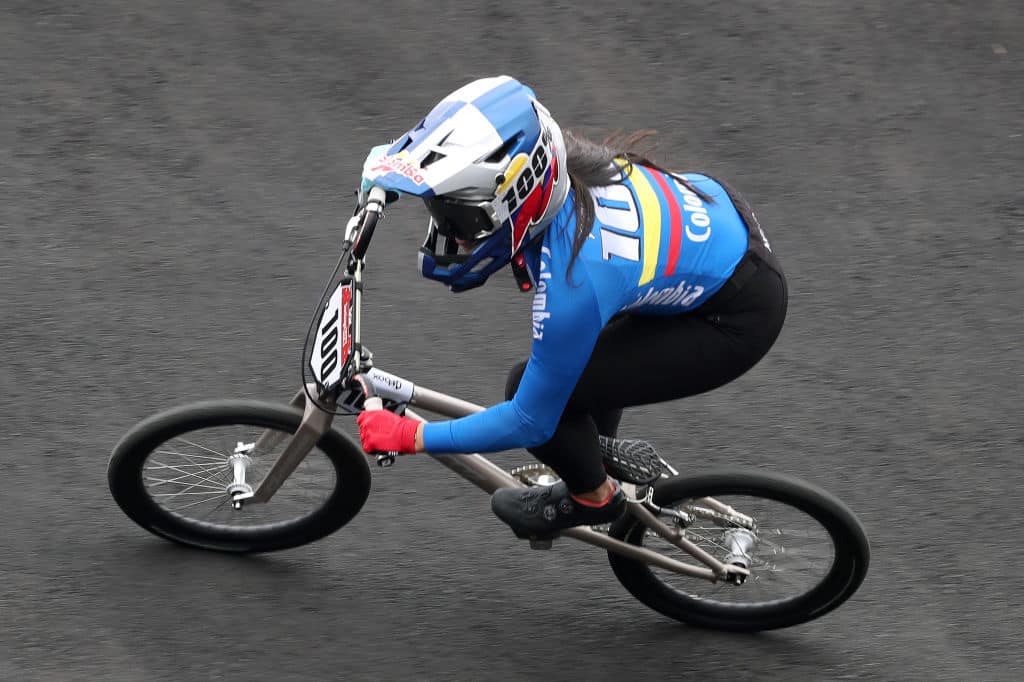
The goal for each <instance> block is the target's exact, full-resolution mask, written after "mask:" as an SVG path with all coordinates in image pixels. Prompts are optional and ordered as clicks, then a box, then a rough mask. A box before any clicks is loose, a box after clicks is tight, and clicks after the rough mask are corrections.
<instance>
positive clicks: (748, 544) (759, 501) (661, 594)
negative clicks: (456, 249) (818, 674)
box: [609, 472, 869, 631]
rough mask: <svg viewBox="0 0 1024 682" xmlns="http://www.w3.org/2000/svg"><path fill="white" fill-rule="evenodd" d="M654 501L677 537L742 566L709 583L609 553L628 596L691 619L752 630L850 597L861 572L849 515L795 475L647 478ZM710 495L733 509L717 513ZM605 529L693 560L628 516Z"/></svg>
mask: <svg viewBox="0 0 1024 682" xmlns="http://www.w3.org/2000/svg"><path fill="white" fill-rule="evenodd" d="M706 498H713V500H707V499H706ZM653 501H654V503H655V504H657V505H658V506H659V507H662V508H671V509H674V510H676V511H678V512H679V516H678V517H677V518H676V519H675V523H676V524H677V526H678V527H679V528H680V529H681V530H682V531H683V533H684V535H685V537H686V538H688V539H689V540H691V541H692V542H694V543H696V544H697V545H699V546H700V547H701V548H702V549H704V550H706V551H707V552H708V553H710V554H711V555H712V556H714V557H715V558H717V559H719V560H720V561H723V562H726V563H739V564H740V565H746V566H747V567H748V568H749V570H750V576H749V577H748V578H747V579H746V580H745V581H744V582H743V583H742V584H740V585H733V584H727V583H724V582H716V583H711V582H708V581H706V580H702V579H700V578H693V577H688V576H683V575H679V574H676V573H672V572H670V571H666V570H663V569H659V568H653V567H651V566H650V565H649V564H645V563H643V562H640V561H636V560H634V559H628V558H626V557H623V556H621V555H618V554H614V553H609V560H610V562H611V565H612V569H613V570H614V571H615V575H616V577H617V578H618V579H619V581H620V582H621V583H622V584H623V585H624V586H625V587H626V589H627V590H629V592H630V593H631V594H633V596H635V597H636V598H637V599H639V600H640V601H642V602H643V603H644V604H646V605H647V606H649V607H651V608H652V609H654V610H656V611H658V612H660V613H663V614H665V615H666V616H669V617H670V618H674V619H676V620H679V621H683V622H685V623H689V624H691V625H696V626H700V627H707V628H713V629H717V630H730V631H757V630H770V629H774V628H783V627H789V626H791V625H797V624H799V623H804V622H807V621H809V620H813V619H815V618H818V617H820V616H822V615H824V614H825V613H828V612H829V611H831V610H832V609H834V608H836V607H837V606H839V605H840V604H842V603H843V602H844V601H846V600H847V599H849V598H850V596H851V595H852V594H853V593H854V592H855V591H856V590H857V588H858V587H859V586H860V584H861V582H862V581H863V580H864V576H865V574H866V572H867V567H868V560H869V548H868V541H867V538H866V537H865V534H864V530H863V528H862V527H861V524H860V522H859V521H858V520H857V518H856V517H855V516H854V515H853V513H852V512H851V511H850V510H849V509H847V508H846V507H845V506H844V505H843V504H842V502H840V501H839V500H837V499H835V498H834V497H832V496H831V495H829V494H828V493H826V492H825V491H823V490H820V489H818V488H816V487H814V486H812V485H810V484H809V483H805V482H803V481H800V480H798V479H795V478H790V477H787V476H781V475H777V474H766V473H762V472H720V473H711V474H707V475H702V476H694V477H687V478H683V477H676V478H672V479H667V480H664V481H662V482H660V483H658V484H657V485H656V486H655V490H654V498H653ZM715 501H717V502H719V503H724V504H726V505H728V506H729V507H731V508H732V509H733V510H735V511H736V512H739V514H738V515H730V514H727V513H723V512H722V511H720V510H719V509H716V508H715V505H714V502H715ZM662 519H663V520H664V521H666V523H671V521H670V520H669V517H665V516H663V517H662ZM610 535H611V536H612V537H615V538H617V539H620V540H624V541H626V542H630V543H632V544H634V545H643V546H645V547H647V548H648V549H652V550H654V551H658V552H661V553H664V554H668V555H670V556H672V558H674V559H677V560H683V561H686V562H687V563H697V562H696V560H695V559H693V558H691V557H690V556H689V555H688V554H685V553H684V552H683V551H682V550H681V549H679V548H678V547H676V546H675V545H673V544H671V543H669V542H668V541H666V540H665V539H663V538H661V537H660V536H658V535H657V534H655V533H654V532H653V531H650V530H649V529H648V528H647V527H646V526H645V525H644V524H643V523H641V522H640V521H639V520H637V519H636V518H634V517H633V516H631V515H627V516H625V517H623V518H621V519H619V520H618V521H617V522H616V523H614V524H613V525H612V528H611V530H610Z"/></svg>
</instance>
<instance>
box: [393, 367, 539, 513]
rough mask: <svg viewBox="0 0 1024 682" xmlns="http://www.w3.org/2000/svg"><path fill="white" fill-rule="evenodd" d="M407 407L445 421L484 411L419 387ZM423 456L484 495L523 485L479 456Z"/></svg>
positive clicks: (415, 415) (477, 406)
mask: <svg viewBox="0 0 1024 682" xmlns="http://www.w3.org/2000/svg"><path fill="white" fill-rule="evenodd" d="M410 404H412V405H416V406H418V407H422V408H423V409H425V410H429V411H431V412H435V413H437V414H441V415H445V416H447V417H465V416H466V415H470V414H476V413H477V412H483V411H484V409H485V408H483V407H481V406H480V405H474V404H473V403H470V402H466V401H465V400H460V399H458V398H453V397H452V396H450V395H445V394H444V393H439V392H437V391H431V390H430V389H428V388H422V387H420V386H417V387H416V388H415V390H414V391H413V395H412V400H411V403H410ZM406 414H407V415H408V416H410V417H412V418H413V419H420V420H423V421H426V420H425V419H423V417H421V416H419V415H418V414H416V413H415V412H412V411H411V410H406ZM426 454H427V455H429V456H430V457H433V458H434V459H435V460H436V461H438V462H440V463H441V464H443V465H444V466H446V467H448V468H449V469H451V470H452V471H454V472H455V473H457V474H458V475H459V476H462V477H463V478H465V479H466V480H468V481H470V482H471V483H473V485H475V486H477V487H479V488H481V489H483V490H484V491H486V492H488V493H493V492H494V491H495V490H497V489H498V488H513V487H522V485H523V484H522V483H520V482H519V481H517V480H516V479H514V478H512V477H511V476H510V475H509V474H508V473H507V472H506V471H505V470H504V469H502V468H501V467H499V466H498V465H496V464H494V463H493V462H491V461H490V460H489V459H487V458H486V457H484V456H482V455H432V454H430V453H429V452H428V453H426Z"/></svg>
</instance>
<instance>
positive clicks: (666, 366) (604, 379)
mask: <svg viewBox="0 0 1024 682" xmlns="http://www.w3.org/2000/svg"><path fill="white" fill-rule="evenodd" d="M744 261H748V262H747V263H746V264H745V266H744V267H745V273H744V274H745V275H746V277H744V278H743V280H744V281H743V282H742V284H740V285H739V288H738V289H737V285H736V282H733V283H732V284H727V285H726V286H724V287H723V288H722V289H721V290H720V291H718V292H716V293H715V294H714V295H713V296H712V297H711V298H710V299H709V300H708V301H707V302H706V303H704V304H703V305H701V306H700V308H698V309H696V310H693V311H690V312H688V313H685V314H683V315H677V316H672V317H663V316H642V315H631V314H624V315H622V316H620V317H617V318H613V319H612V320H611V321H610V322H609V323H608V324H607V325H606V326H605V328H604V329H603V330H602V331H601V335H600V336H599V337H598V339H597V345H596V346H595V347H594V352H593V354H592V355H591V357H590V361H589V362H588V363H587V366H586V368H585V369H584V370H583V374H582V376H581V377H580V379H579V382H578V383H577V384H576V388H575V390H574V391H573V393H572V396H571V397H570V398H569V403H568V404H567V405H566V407H565V411H564V412H563V413H562V418H561V421H559V424H558V429H557V430H556V431H555V435H554V436H553V437H552V438H551V440H549V441H548V442H547V443H545V444H544V445H541V446H538V447H535V448H532V449H530V452H531V453H532V454H533V455H534V456H535V457H536V458H537V459H539V460H540V461H541V462H544V463H545V464H547V465H548V466H550V467H551V468H553V469H554V470H555V471H557V472H558V474H559V475H560V476H561V477H562V478H563V480H565V482H566V485H568V486H569V489H570V490H571V491H572V492H574V493H583V492H587V491H590V490H593V489H595V488H597V487H598V486H600V485H601V484H602V483H603V482H604V480H605V478H606V474H605V471H604V465H603V464H602V458H601V453H600V450H599V449H598V439H597V436H598V434H600V435H604V436H614V435H615V433H616V429H617V428H618V425H619V420H620V419H621V417H622V408H625V407H632V406H634V405H646V404H649V403H658V402H664V401H666V400H675V399H677V398H684V397H686V396H690V395H696V394H698V393H703V392H705V391H710V390H711V389H713V388H717V387H719V386H721V385H723V384H726V383H728V382H730V381H732V380H733V379H735V378H736V377H738V376H740V375H741V374H743V373H744V372H746V371H747V370H748V369H750V368H751V367H753V366H754V365H755V364H757V362H758V360H760V359H761V358H762V357H764V355H765V353H767V352H768V349H769V348H771V346H772V344H773V343H775V339H776V338H777V337H778V335H779V332H780V331H781V330H782V323H783V321H784V320H785V317H786V304H787V290H786V280H785V277H784V276H783V274H782V270H781V268H780V267H779V265H778V263H777V262H776V261H775V258H774V257H773V256H771V254H766V255H765V256H764V257H762V256H760V255H757V254H755V253H753V252H748V253H747V255H746V256H745V257H744ZM743 264H744V262H741V265H743ZM754 268H756V269H754ZM740 270H741V269H740V268H739V267H738V268H737V270H736V272H737V273H740ZM751 273H752V274H751ZM734 278H736V275H734ZM525 368H526V363H525V362H521V363H519V364H518V365H516V366H515V367H513V369H512V371H511V372H510V373H509V377H508V382H507V384H506V387H505V395H506V398H507V399H511V398H512V396H513V395H514V394H515V391H516V388H517V387H518V386H519V382H520V381H521V380H522V377H523V371H524V370H525Z"/></svg>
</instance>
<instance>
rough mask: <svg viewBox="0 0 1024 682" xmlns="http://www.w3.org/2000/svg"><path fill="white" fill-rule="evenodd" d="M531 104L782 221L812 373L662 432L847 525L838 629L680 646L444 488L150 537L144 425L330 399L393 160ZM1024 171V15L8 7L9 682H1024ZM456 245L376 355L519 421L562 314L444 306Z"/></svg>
mask: <svg viewBox="0 0 1024 682" xmlns="http://www.w3.org/2000/svg"><path fill="white" fill-rule="evenodd" d="M497 73H510V74H514V75H517V76H518V77H520V78H522V79H523V80H526V81H528V82H530V83H532V84H533V85H534V86H535V88H536V90H537V92H538V93H539V95H540V96H541V98H542V100H543V101H544V102H546V104H547V105H548V107H549V108H550V109H551V110H552V112H553V113H554V114H555V115H556V117H557V118H558V119H559V120H560V121H561V122H562V123H563V125H566V126H569V127H575V128H577V129H580V130H582V131H583V132H588V133H591V134H601V133H604V132H607V131H609V130H612V129H615V128H624V129H627V130H629V129H635V128H641V127H654V128H657V129H658V130H659V131H660V133H661V135H660V145H661V146H660V149H659V155H660V158H662V159H664V160H666V161H667V162H669V163H671V164H674V165H676V166H679V167H684V168H687V169H694V170H696V169H705V170H711V171H715V172H717V173H720V174H721V175H723V176H725V177H728V178H731V179H732V180H734V182H735V184H737V185H738V186H739V187H741V188H742V189H743V190H744V191H745V193H746V194H747V195H748V196H749V198H750V199H751V201H752V202H753V204H754V205H755V207H756V209H757V211H758V213H759V215H760V217H761V219H762V222H763V223H764V225H765V226H766V229H767V230H768V231H769V235H770V237H771V239H772V242H773V245H775V246H776V249H777V252H778V253H779V254H780V255H781V258H782V260H783V263H784V265H785V267H786V270H787V273H788V275H789V280H790V287H791V292H792V300H791V308H790V317H789V320H788V322H787V326H786V329H785V330H784V332H783V335H782V337H781V339H780V341H779V343H778V345H777V346H776V348H775V349H774V350H773V352H772V353H771V354H770V355H769V356H768V358H767V359H766V360H765V361H764V362H763V363H762V364H761V365H760V366H758V367H757V368H755V369H754V370H753V371H751V372H750V373H749V374H748V375H747V376H745V377H743V378H742V379H741V380H739V381H737V382H735V383H734V384H733V385H730V386H728V387H725V388H723V389H722V390H719V391H717V392H714V393H712V394H709V395H706V396H702V397H700V398H696V399H692V400H689V401H686V402H685V403H677V404H671V405H661V406H656V407H652V408H650V409H643V410H636V411H635V413H633V414H629V415H628V416H627V419H626V423H625V431H626V432H629V433H634V434H638V435H642V436H644V437H647V438H649V439H650V440H652V441H654V442H655V443H656V444H657V446H658V447H659V448H660V449H661V450H662V451H663V452H664V453H666V454H668V456H669V457H670V459H672V460H673V461H674V462H675V463H676V464H677V465H679V466H681V467H682V468H683V469H686V470H695V471H696V470H701V469H705V468H708V467H709V466H711V465H712V464H718V465H756V466H763V467H765V468H768V469H772V470H777V471H783V472H788V473H793V474H798V475H801V476H803V477H805V478H807V479H810V480H812V481H815V482H817V483H819V484H822V485H824V486H825V487H827V488H828V489H830V490H831V491H833V492H834V493H836V494H837V495H838V496H840V497H841V498H842V499H844V500H845V501H846V502H847V503H848V504H849V505H850V506H851V507H852V508H853V509H855V510H856V511H857V513H858V514H859V515H860V517H861V518H862V520H863V521H864V523H865V524H866V526H867V528H868V530H869V534H870V536H871V539H872V542H873V551H874V557H873V565H872V568H871V572H870V574H869V576H868V579H867V581H866V582H865V584H864V586H863V588H862V589H861V591H860V592H859V593H858V594H857V595H856V596H855V597H854V598H853V599H852V600H851V601H850V602H848V603H847V604H846V605H845V606H844V607H843V608H841V609H840V610H839V611H837V612H835V613H833V614H831V615H829V616H828V617H826V618H824V619H823V620H821V621H819V622H816V623H813V624H809V625H806V626H802V627H798V628H794V629H791V630H787V631H782V632H776V633H771V634H766V635H760V636H749V637H737V636H730V635H724V634H718V633H712V632H704V631H698V630H694V629H690V628H687V627H683V626H680V625H677V624H675V623H673V622H670V621H667V620H665V619H663V618H662V617H660V616H658V615H657V614H655V613H654V612H651V611H649V610H648V609H647V608H646V607H644V606H642V605H640V604H639V603H638V602H635V601H634V600H633V599H632V598H631V597H630V596H629V595H628V594H627V593H626V592H625V591H624V590H623V589H622V588H621V587H620V586H619V585H618V583H616V582H615V581H614V579H613V576H612V574H611V572H610V570H609V569H608V567H607V564H606V562H605V558H604V556H603V555H602V554H600V553H598V552H597V551H595V550H593V549H591V548H589V547H585V546H575V545H569V544H564V545H563V546H561V547H556V549H554V550H553V551H551V552H548V553H543V552H530V551H529V550H528V549H526V548H525V547H524V546H522V545H521V544H519V543H517V542H515V541H514V539H513V538H512V536H511V534H510V533H508V532H507V530H506V529H504V528H503V527H502V526H501V525H500V523H499V522H498V521H497V520H496V519H494V518H493V517H492V516H491V514H490V512H489V509H488V504H487V502H488V501H487V498H486V496H484V495H482V494H480V493H479V492H478V491H476V490H475V489H473V488H471V487H470V486H469V485H468V484H466V483H463V482H461V481H459V480H456V479H453V477H452V476H451V475H450V474H449V473H448V472H447V470H445V469H443V468H442V467H439V466H437V465H436V464H435V463H433V462H431V461H429V460H428V459H426V458H422V459H416V460H406V461H402V462H401V463H400V466H397V467H396V468H395V469H393V470H392V471H389V472H385V473H383V474H379V473H375V477H374V491H373V493H372V494H371V497H370V500H369V501H368V503H367V505H366V507H365V508H364V510H363V512H362V513H361V514H360V515H359V516H358V517H357V518H356V520H355V521H354V522H353V523H351V524H350V525H349V526H347V527H346V528H344V529H342V530H341V531H340V532H338V533H337V534H335V535H333V536H331V537H330V538H328V539H326V540H324V541H322V542H320V543H317V544H315V545H312V546H308V547H304V548H300V549H297V550H292V551H288V552H285V553H281V554H276V555H272V556H265V557H255V558H242V559H239V558H231V557H223V556H217V555H211V554H206V553H199V552H192V551H187V550H182V549H179V548H175V547H172V546H170V545H168V544H166V543H164V542H161V541H159V540H157V539H155V538H151V537H149V536H148V535H146V534H145V533H144V532H143V531H141V530H140V529H138V528H136V527H135V526H134V525H133V524H132V523H131V522H130V521H128V520H127V519H126V518H125V517H124V516H122V515H121V513H120V511H119V510H118V509H117V508H116V507H115V505H114V504H113V502H112V500H111V499H110V497H109V494H108V492H107V489H106V482H105V468H106V461H107V456H108V454H109V452H110V449H111V447H112V446H113V444H114V443H115V442H116V441H117V439H118V438H119V436H120V435H121V434H122V433H123V432H124V431H125V430H126V429H128V428H129V427H130V426H131V425H132V424H133V423H135V422H136V421H137V420H139V419H140V418H142V417H144V416H146V415H148V414H150V413H152V412H153V411H155V410H157V409H161V408H165V407H167V406H170V405H172V404H178V403H182V402H186V401H189V400H194V399H199V398H205V397H216V396H244V397H258V398H266V399H282V400H283V399H286V398H287V397H288V396H290V395H291V393H292V391H293V390H294V388H295V386H296V385H297V364H298V363H297V353H298V350H299V345H300V341H301V337H302V335H303V334H304V331H305V324H306V323H307V320H308V315H309V313H310V310H311V307H312V306H313V305H314V304H315V303H316V297H317V295H318V294H319V292H320V287H321V284H322V280H323V279H324V278H325V277H326V276H327V274H328V273H329V269H330V267H331V266H332V265H333V262H334V258H335V255H336V254H335V248H336V244H337V242H338V239H339V229H340V226H341V225H342V224H343V221H344V218H345V217H346V216H347V215H349V213H350V211H351V202H350V196H349V188H352V187H353V186H354V185H355V183H356V182H357V179H358V169H359V166H360V162H361V159H362V157H363V155H364V154H365V151H366V149H368V148H369V146H370V145H372V144H374V143H378V142H380V141H382V140H384V139H386V138H389V137H390V136H393V135H397V134H399V133H401V132H402V131H404V130H405V129H406V128H407V127H408V126H409V125H411V124H412V123H414V122H415V121H416V120H417V119H418V117H419V116H420V115H422V114H423V113H424V112H425V111H426V110H427V108H429V106H430V105H431V104H433V102H434V101H436V100H437V99H439V98H440V97H441V96H442V95H443V94H445V93H446V92H448V91H450V90H451V89H454V88H455V87H457V86H458V85H460V84H462V83H463V82H464V81H467V80H469V79H471V78H476V77H480V76H484V75H493V74H497ZM1022 162H1024V9H1022V8H1021V6H1020V4H1019V3H1017V2H1011V1H1009V0H1007V1H1005V2H995V1H975V2H970V3H967V2H923V1H908V2H899V3H895V2H883V1H881V0H878V1H875V2H866V3H857V6H856V7H853V6H851V4H850V3H846V2H839V1H835V2H802V1H798V0H789V1H786V2H759V1H757V0H739V1H737V2H729V3H691V2H673V3H669V2H649V1H644V0H636V1H634V2H631V3H626V4H622V3H617V2H606V1H604V0H595V1H592V2H588V3H580V4H579V5H575V4H569V3H563V2H534V1H529V2H520V3H515V4H508V5H505V6H501V5H493V6H492V5H481V4H478V3H458V2H450V1H440V2H433V3H419V2H415V1H414V0H404V1H402V2H395V3H391V2H381V3H355V2H351V3H348V2H326V1H312V0H310V1H303V2H284V3H282V2H265V1H263V0H254V1H243V0H234V1H226V0H216V1H211V2H194V1H191V0H188V1H185V0H182V1H180V2H157V1H154V0H136V1H133V2H127V1H116V0H103V1H96V2H85V1H79V2H74V1H72V2H46V1H40V0H34V1H32V2H27V1H23V2H16V1H12V0H4V1H3V2H0V353H2V355H0V358H2V360H0V382H2V392H0V394H2V398H0V417H2V422H0V452H2V457H0V463H2V466H0V679H3V680H78V679H81V680H98V679H104V680H106V679H109V680H184V679H239V680H241V679H258V680H300V679H430V680H446V679H460V680H463V679H465V680H471V679H503V680H504V679H509V680H511V679H536V678H538V677H540V678H541V679H584V678H587V677H589V678H591V679H618V678H631V677H637V676H639V677H642V678H644V679H670V678H683V677H688V676H693V677H696V676H697V675H701V676H703V677H706V678H711V679H728V680H736V679H753V678H759V679H766V678H767V679H839V678H843V679H847V678H854V679H887V680H897V679H899V680H910V679H912V680H923V679H941V680H1001V679H1002V680H1010V679H1019V675H1020V671H1021V665H1022V656H1021V653H1020V645H1019V641H1020V631H1021V629H1022V624H1024V598H1022V596H1021V594H1022V593H1021V590H1020V578H1021V577H1022V570H1021V561H1022V559H1024V553H1022V551H1021V540H1020V527H1021V521H1022V519H1024V514H1022V513H1021V511H1020V499H1021V498H1020V493H1019V490H1020V488H1021V484H1022V482H1024V481H1022V478H1024V477H1022V476H1021V466H1020V460H1019V458H1020V456H1021V444H1022V428H1021V425H1020V422H1021V407H1020V405H1021V400H1022V398H1024V395H1022V390H1021V386H1022V381H1021V375H1020V366H1021V362H1022V360H1024V353H1022V351H1021V348H1020V338H1021V334H1022V332H1024V314H1022V310H1021V303H1020V294H1021V291H1022V285H1024V267H1022V265H1021V259H1022V257H1024V228H1022V224H1024V207H1022V205H1024V204H1022V196H1021V187H1022V185H1024V171H1022V169H1021V164H1022ZM421 213H422V211H421V209H419V208H418V207H416V206H414V205H412V204H411V203H407V205H404V206H403V205H400V206H399V207H397V208H396V209H395V210H393V211H392V212H391V214H390V219H389V221H388V222H387V223H386V224H385V225H386V229H385V230H383V231H382V232H381V233H379V236H378V238H377V240H376V241H375V243H374V249H373V257H372V263H371V268H372V270H371V275H372V280H371V284H370V286H369V292H368V303H367V306H368V307H367V310H368V312H369V315H370V319H369V320H368V322H367V330H366V334H367V339H368V340H371V341H370V345H371V347H372V348H373V349H374V351H375V353H376V355H377V358H378V361H379V364H381V365H382V366H384V367H386V368H387V369H389V370H391V371H394V372H397V373H399V374H404V375H406V376H408V377H409V378H413V379H416V380H418V381H419V382H420V383H423V384H426V385H430V386H432V387H434V388H439V389H442V390H447V391H457V392H459V393H460V394H462V395H464V396H465V397H466V398H468V399H471V400H475V401H480V402H486V403H490V402H495V401H497V400H499V399H500V397H501V386H502V385H503V377H504V372H505V370H506V368H507V367H508V366H509V365H510V364H512V363H513V362H514V361H516V360H517V359H519V358H521V357H522V356H523V355H524V354H525V353H526V352H527V350H528V347H529V337H530V334H529V312H528V304H527V300H526V299H524V298H522V297H520V296H518V295H517V294H516V293H515V292H514V291H513V289H512V287H511V286H508V285H505V286H502V285H503V284H505V278H504V277H501V276H499V277H497V278H496V279H497V284H495V285H493V286H488V287H486V288H484V289H483V290H480V291H478V292H477V293H476V294H473V295H468V296H465V297H461V298H458V299H455V298H452V297H451V296H450V295H447V294H446V293H445V292H444V291H443V290H442V289H441V288H440V287H438V286H436V285H434V284H433V283H430V282H427V281H424V280H421V279H420V278H419V277H418V276H417V274H416V272H415V256H414V254H415V249H416V247H417V246H418V244H419V240H420V239H421V236H422V229H423V220H422V215H421ZM510 283H511V282H510V279H509V282H508V284H510ZM751 414H753V415H756V418H755V419H751V418H750V415H751ZM345 426H351V424H345ZM524 458H525V455H522V454H515V453H508V454H505V455H501V456H499V461H501V462H502V463H507V464H508V465H510V466H511V465H513V464H516V463H520V462H522V461H524Z"/></svg>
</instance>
